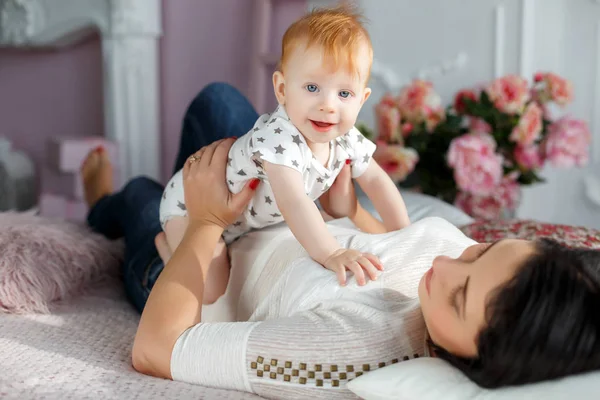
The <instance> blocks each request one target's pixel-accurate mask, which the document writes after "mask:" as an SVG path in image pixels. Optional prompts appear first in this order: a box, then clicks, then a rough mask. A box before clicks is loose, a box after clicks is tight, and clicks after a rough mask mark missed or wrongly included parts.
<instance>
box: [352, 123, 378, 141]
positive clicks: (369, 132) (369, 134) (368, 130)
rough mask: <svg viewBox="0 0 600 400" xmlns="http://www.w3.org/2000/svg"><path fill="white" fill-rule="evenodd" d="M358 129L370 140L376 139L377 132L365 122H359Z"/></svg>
mask: <svg viewBox="0 0 600 400" xmlns="http://www.w3.org/2000/svg"><path fill="white" fill-rule="evenodd" d="M356 129H358V131H359V132H360V133H362V134H363V136H364V137H366V138H367V139H369V140H373V139H375V133H374V132H373V130H372V129H371V128H369V127H368V126H367V124H365V123H364V122H358V123H357V124H356Z"/></svg>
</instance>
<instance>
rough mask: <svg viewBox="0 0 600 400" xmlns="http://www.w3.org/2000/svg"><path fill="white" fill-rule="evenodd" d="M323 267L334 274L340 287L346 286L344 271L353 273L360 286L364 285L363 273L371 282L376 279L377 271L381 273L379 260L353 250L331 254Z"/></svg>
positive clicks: (371, 255) (381, 268)
mask: <svg viewBox="0 0 600 400" xmlns="http://www.w3.org/2000/svg"><path fill="white" fill-rule="evenodd" d="M323 266H324V267H325V268H327V269H328V270H331V271H333V272H335V274H336V275H337V277H338V280H339V281H340V285H342V286H345V285H346V270H350V271H352V272H353V273H354V276H355V277H356V281H357V282H358V284H359V285H360V286H362V285H364V284H366V283H367V282H366V279H365V271H366V272H367V274H368V275H369V277H370V278H371V280H376V279H377V271H378V270H379V271H383V266H382V265H381V262H380V261H379V258H377V257H376V256H374V255H373V254H369V253H361V252H360V251H358V250H353V249H339V250H336V251H335V252H333V254H331V255H330V256H329V257H328V258H327V260H325V262H324V263H323Z"/></svg>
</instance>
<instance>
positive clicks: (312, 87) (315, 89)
mask: <svg viewBox="0 0 600 400" xmlns="http://www.w3.org/2000/svg"><path fill="white" fill-rule="evenodd" d="M306 90H308V91H309V92H311V93H314V92H316V91H317V90H319V88H317V85H306Z"/></svg>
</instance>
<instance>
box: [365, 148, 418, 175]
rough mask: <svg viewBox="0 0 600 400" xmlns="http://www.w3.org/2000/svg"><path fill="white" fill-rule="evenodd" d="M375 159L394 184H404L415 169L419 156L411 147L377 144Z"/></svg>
mask: <svg viewBox="0 0 600 400" xmlns="http://www.w3.org/2000/svg"><path fill="white" fill-rule="evenodd" d="M373 159H374V160H375V161H377V163H378V164H379V165H380V166H381V168H382V169H383V170H384V171H385V172H386V173H387V174H388V175H389V176H390V178H391V179H392V180H393V181H394V182H402V181H403V180H404V179H406V177H407V176H408V174H410V173H411V172H412V171H413V170H414V169H415V166H416V165H417V162H419V154H418V153H417V152H416V151H415V149H411V148H410V147H403V146H400V145H389V144H387V143H383V142H377V149H376V150H375V153H373Z"/></svg>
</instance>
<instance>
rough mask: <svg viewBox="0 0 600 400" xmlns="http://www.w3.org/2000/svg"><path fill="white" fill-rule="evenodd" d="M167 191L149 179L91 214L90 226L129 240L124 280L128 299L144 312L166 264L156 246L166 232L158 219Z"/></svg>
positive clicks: (134, 182) (134, 183)
mask: <svg viewBox="0 0 600 400" xmlns="http://www.w3.org/2000/svg"><path fill="white" fill-rule="evenodd" d="M162 193H163V187H162V186H161V185H160V184H158V183H156V182H154V181H153V180H151V179H149V178H146V177H138V178H134V179H132V180H131V181H129V183H127V185H125V187H124V188H123V189H122V190H121V191H119V192H117V193H115V194H112V195H109V196H105V197H103V198H102V199H100V200H99V201H98V202H97V203H96V205H94V207H93V208H92V209H91V210H90V213H89V214H88V224H89V225H90V227H92V229H94V230H95V231H97V232H98V233H101V234H103V235H104V236H107V237H109V238H111V239H116V238H119V237H124V238H125V260H124V262H123V279H124V282H125V291H126V293H127V296H128V297H129V299H130V301H131V302H132V303H133V305H134V306H135V307H136V308H137V310H138V311H140V312H141V311H142V309H143V308H144V305H145V304H146V300H147V299H148V295H149V294H150V290H151V289H152V286H154V282H155V281H156V279H157V278H158V275H159V274H160V272H161V271H162V269H163V263H162V260H161V259H160V257H159V255H158V251H157V250H156V246H155V245H154V237H155V236H156V235H157V234H158V233H159V232H161V231H162V228H161V226H160V221H159V217H158V211H159V207H160V199H161V196H162Z"/></svg>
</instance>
